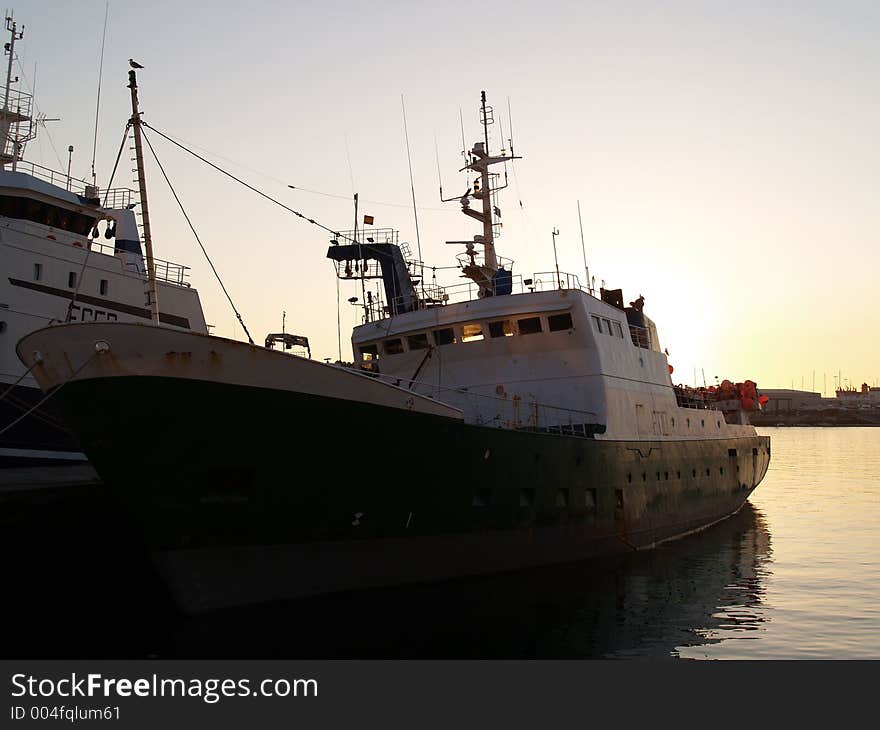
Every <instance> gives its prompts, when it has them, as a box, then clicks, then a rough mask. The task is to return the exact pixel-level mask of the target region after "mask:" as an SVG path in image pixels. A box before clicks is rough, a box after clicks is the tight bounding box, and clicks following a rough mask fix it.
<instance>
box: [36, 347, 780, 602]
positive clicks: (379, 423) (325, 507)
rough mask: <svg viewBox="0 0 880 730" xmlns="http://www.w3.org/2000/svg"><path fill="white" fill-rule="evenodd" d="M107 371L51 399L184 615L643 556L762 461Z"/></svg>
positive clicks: (743, 488)
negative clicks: (132, 521)
mask: <svg viewBox="0 0 880 730" xmlns="http://www.w3.org/2000/svg"><path fill="white" fill-rule="evenodd" d="M83 331H84V330H83ZM44 332H48V330H45V331H44ZM77 334H79V333H77ZM98 334H101V333H100V332H99V333H98ZM32 337H33V338H38V337H39V333H37V335H34V336H32ZM108 339H109V338H108ZM207 339H208V340H217V338H207ZM194 342H195V343H196V344H199V342H198V341H194ZM218 342H220V343H222V342H226V341H219V340H218ZM40 349H41V350H42V351H43V353H44V356H46V353H47V352H48V351H49V350H50V349H51V345H47V344H46V343H45V342H43V343H42V344H40ZM259 350H260V348H256V350H255V351H254V353H253V356H254V357H260V358H262V357H264V355H262V354H261V353H260V352H259ZM19 351H20V352H21V351H22V348H21V347H20V350H19ZM212 352H216V353H220V352H221V351H220V346H219V345H215V349H214V350H212ZM262 352H264V353H265V351H262ZM231 353H232V350H230V355H229V357H228V358H226V359H227V360H230V361H231ZM49 354H51V353H49ZM183 354H184V353H182V352H180V351H179V350H174V351H170V352H166V353H164V358H163V359H164V360H165V361H166V362H167V360H168V358H169V357H171V356H173V357H172V359H173V360H179V359H180V356H181V355H183ZM221 354H222V353H221ZM272 354H273V355H276V356H278V357H283V358H287V359H288V361H289V363H290V365H289V366H288V367H289V368H290V370H291V378H293V379H295V377H296V376H297V368H299V367H301V366H302V365H301V364H297V363H296V362H295V361H296V360H297V359H295V358H290V356H282V355H280V353H272ZM141 357H142V359H145V358H144V357H143V356H141ZM190 358H191V359H198V353H197V352H194V353H193V354H192V355H191V356H190ZM222 360H223V358H219V359H218V364H217V368H218V369H220V368H222V365H221V364H220V363H221V362H222ZM72 362H73V363H75V362H76V359H74V360H72ZM257 366H259V365H258V364H257ZM194 367H195V366H194ZM230 367H231V365H230ZM310 367H315V364H310ZM111 369H112V370H113V373H112V374H108V369H107V368H106V367H105V368H104V369H103V371H101V370H100V369H97V370H96V371H95V372H94V373H93V374H92V375H89V376H88V377H81V376H78V377H75V378H73V379H71V380H69V381H65V382H64V383H63V386H62V387H58V385H57V382H58V381H57V378H58V375H57V374H55V375H52V376H51V377H52V378H56V385H55V386H54V387H55V388H57V390H56V391H55V394H54V395H53V401H55V402H56V404H57V406H58V407H59V408H60V409H61V410H62V412H63V414H64V416H65V419H66V421H67V422H68V423H69V424H70V426H71V427H72V428H73V430H74V432H75V433H76V434H77V436H78V438H79V439H80V441H81V443H82V445H83V448H84V450H85V452H86V454H87V455H88V457H89V459H90V460H91V462H92V463H93V465H94V466H95V468H96V469H97V471H98V473H99V474H100V475H101V477H102V478H103V479H104V480H105V482H106V483H107V484H108V485H109V486H110V487H111V488H112V489H113V490H114V493H115V494H116V495H117V498H118V499H119V500H120V501H121V502H122V503H123V504H124V505H125V506H126V507H127V508H128V509H129V510H130V512H131V513H132V514H133V515H134V516H135V518H136V520H137V522H138V524H139V525H140V526H141V529H142V532H143V537H144V539H145V540H146V541H147V542H148V543H149V545H150V546H151V548H152V549H153V551H154V554H155V556H156V558H157V561H158V564H159V566H160V567H161V569H162V571H163V573H164V574H165V576H166V578H167V579H168V581H169V583H170V585H171V587H172V589H173V591H174V593H175V595H176V596H177V598H178V600H179V601H180V603H181V605H183V606H184V607H185V608H186V609H188V610H191V611H199V610H208V609H213V608H218V607H221V606H225V605H232V604H240V603H247V602H253V601H265V600H272V599H278V598H283V597H293V596H301V595H309V594H315V593H322V592H328V591H338V590H346V589H352V588H362V587H368V586H379V585H394V584H401V583H406V582H412V581H429V580H438V579H446V578H453V577H460V576H467V575H475V574H480V573H489V572H497V571H507V570H516V569H520V568H526V567H534V566H539V565H546V564H552V563H560V562H566V561H575V560H582V559H585V558H590V557H594V556H598V555H607V554H614V553H620V552H626V551H631V550H635V549H641V548H647V547H651V546H653V545H656V544H658V543H660V542H662V541H665V540H670V539H674V538H678V537H682V536H684V535H687V534H689V533H691V532H694V531H698V530H701V529H703V528H706V527H708V526H710V525H712V524H713V523H715V522H717V521H719V520H721V519H724V518H725V517H727V516H729V515H731V514H733V513H734V512H736V511H737V510H738V509H739V508H740V507H741V506H742V504H743V503H744V501H745V500H746V498H747V497H748V495H749V494H750V493H751V491H752V490H753V489H754V488H755V487H756V486H757V484H758V483H759V482H760V481H761V479H762V478H763V476H764V474H765V472H766V469H767V466H768V463H769V458H770V454H769V440H768V439H767V438H765V437H759V436H742V437H737V438H727V439H723V438H719V439H705V440H688V441H685V440H679V441H673V440H663V441H659V440H658V441H608V440H597V439H592V438H582V437H574V436H564V435H559V434H549V433H535V432H527V431H516V430H511V429H500V428H490V427H484V426H477V425H469V424H466V423H464V422H463V421H462V420H461V419H460V418H455V417H454V416H452V415H450V414H444V413H442V412H435V413H432V412H418V411H414V410H410V409H406V408H400V407H393V406H390V405H387V404H384V403H377V402H374V403H364V402H357V401H355V400H351V399H347V398H340V397H331V396H329V395H322V394H319V393H305V392H300V391H298V390H296V389H291V388H290V386H289V384H288V385H286V386H285V387H280V386H279V387H265V384H260V385H256V384H248V383H246V382H219V381H218V379H217V378H214V379H212V380H207V379H201V378H199V377H193V373H192V372H191V373H190V375H189V376H188V377H181V376H180V374H179V370H177V371H175V372H177V375H174V376H172V372H171V371H170V370H168V369H167V368H164V369H163V368H160V367H157V368H154V369H153V370H152V371H151V370H150V368H148V367H145V366H138V367H136V368H133V367H128V366H126V367H118V366H114V367H113V368H111ZM135 370H136V371H137V372H135ZM36 372H37V377H38V379H40V378H41V374H40V372H39V371H36ZM102 372H103V374H101V373H102ZM199 372H201V371H199ZM161 373H164V374H161ZM340 377H342V376H341V375H340ZM236 380H239V381H240V380H243V379H242V378H236ZM44 381H45V378H44ZM45 382H48V381H45ZM41 384H42V382H41ZM49 387H50V388H51V387H53V386H49ZM398 390H399V389H394V392H395V393H396V392H397V391H398ZM137 464H140V465H142V466H141V468H138V467H137V466H136V465H137Z"/></svg>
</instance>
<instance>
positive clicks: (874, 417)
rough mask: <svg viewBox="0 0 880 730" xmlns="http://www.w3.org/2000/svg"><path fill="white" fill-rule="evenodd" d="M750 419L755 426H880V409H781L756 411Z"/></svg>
mask: <svg viewBox="0 0 880 730" xmlns="http://www.w3.org/2000/svg"><path fill="white" fill-rule="evenodd" d="M750 421H751V423H752V425H753V426H819V427H823V426H824V427H849V426H880V411H870V412H864V411H862V412H858V411H856V412H840V411H780V412H778V413H760V414H758V413H755V414H752V415H751V418H750Z"/></svg>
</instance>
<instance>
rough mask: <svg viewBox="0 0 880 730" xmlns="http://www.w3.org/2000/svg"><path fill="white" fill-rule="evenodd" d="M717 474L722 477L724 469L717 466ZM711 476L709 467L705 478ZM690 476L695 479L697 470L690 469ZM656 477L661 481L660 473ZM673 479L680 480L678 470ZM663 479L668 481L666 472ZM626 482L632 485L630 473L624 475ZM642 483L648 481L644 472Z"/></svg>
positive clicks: (646, 473)
mask: <svg viewBox="0 0 880 730" xmlns="http://www.w3.org/2000/svg"><path fill="white" fill-rule="evenodd" d="M737 470H739V467H738V466H737ZM718 473H719V474H720V475H721V476H724V467H723V466H719V467H718ZM711 474H712V470H711V469H710V468H709V467H706V476H707V477H708V476H711ZM691 476H692V477H694V478H696V476H697V470H696V469H692V470H691ZM656 477H657V481H658V482H659V481H661V480H660V472H659V471H658V472H656ZM675 478H676V479H681V471H678V470H677V471H676V472H675ZM663 479H664V480H665V481H669V472H668V471H664V472H663ZM626 481H627V483H628V484H632V472H629V473H627V475H626ZM642 481H643V482H646V481H648V472H646V471H643V472H642Z"/></svg>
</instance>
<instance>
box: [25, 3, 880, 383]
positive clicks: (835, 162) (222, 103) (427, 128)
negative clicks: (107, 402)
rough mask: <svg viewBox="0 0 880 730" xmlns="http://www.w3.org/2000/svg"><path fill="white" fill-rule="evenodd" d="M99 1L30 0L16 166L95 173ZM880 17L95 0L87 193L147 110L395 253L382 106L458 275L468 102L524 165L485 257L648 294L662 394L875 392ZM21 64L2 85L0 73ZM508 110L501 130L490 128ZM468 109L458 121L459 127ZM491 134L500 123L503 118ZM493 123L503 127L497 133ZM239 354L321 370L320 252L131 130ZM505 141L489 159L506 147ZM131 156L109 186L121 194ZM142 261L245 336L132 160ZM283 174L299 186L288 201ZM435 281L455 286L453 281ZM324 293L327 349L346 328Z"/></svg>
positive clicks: (398, 178)
mask: <svg viewBox="0 0 880 730" xmlns="http://www.w3.org/2000/svg"><path fill="white" fill-rule="evenodd" d="M107 7H108V6H107V3H106V2H105V1H104V0H100V1H92V0H80V2H77V3H70V2H56V1H55V0H51V1H43V0H36V1H35V2H31V3H28V4H25V5H23V6H21V7H18V8H16V9H15V12H16V18H17V20H18V21H19V22H20V23H24V24H25V26H26V28H25V38H24V41H23V43H21V44H20V45H19V47H18V48H19V51H20V61H21V70H22V71H23V76H24V78H25V79H26V81H27V84H28V85H29V86H32V85H33V83H34V80H35V81H36V105H37V108H38V110H39V111H40V112H41V113H43V114H45V115H46V117H47V118H60V121H47V122H46V124H45V129H41V130H40V136H39V137H38V139H37V140H36V141H34V142H31V143H30V145H29V147H28V149H27V153H26V158H27V159H30V160H32V161H34V162H37V163H40V164H44V165H46V166H49V167H53V168H57V169H65V168H66V164H67V159H66V150H67V146H68V145H69V144H72V145H74V147H75V151H74V157H73V169H72V171H73V173H74V174H75V175H78V176H81V177H88V176H89V175H90V168H91V157H92V146H93V135H94V129H95V112H96V93H97V86H98V78H99V73H98V71H99V64H100V57H101V37H102V30H103V25H104V16H105V9H106V8H107ZM878 37H880V4H878V3H876V2H845V1H842V2H834V3H831V2H822V3H814V2H785V1H784V0H781V1H778V2H771V3H768V2H751V1H750V0H744V1H741V2H737V3H730V2H713V1H712V0H704V1H702V2H674V1H673V2H662V3H661V2H627V1H626V0H617V1H614V2H590V1H589V0H580V1H579V2H558V1H555V0H548V1H547V2H543V3H536V2H516V0H507V1H506V2H495V0H487V2H483V3H479V4H475V5H462V4H436V3H432V4H428V3H419V2H412V1H410V2H387V1H385V0H376V1H375V2H371V3H359V2H354V1H352V0H346V1H340V0H321V1H320V2H313V1H311V0H300V1H299V2H296V3H289V2H261V1H258V0H254V1H253V2H250V3H247V4H245V5H243V4H241V3H224V2H210V3H208V2H183V3H181V2H165V1H164V0H157V1H155V2H151V3H149V4H145V3H143V2H124V1H122V0H111V2H110V3H109V14H108V27H107V39H106V45H105V51H104V71H103V81H102V91H101V102H100V112H99V114H98V125H97V128H98V143H97V149H96V171H97V176H98V183H99V185H101V186H102V187H104V186H106V185H107V181H108V179H109V176H110V172H111V170H112V167H113V161H114V159H115V155H116V151H117V149H118V147H119V143H120V140H121V136H122V133H123V129H124V126H125V122H126V120H127V118H128V117H129V116H130V113H131V110H130V98H129V92H128V90H127V88H126V83H127V72H128V59H129V58H135V59H136V60H138V61H139V62H140V63H142V64H143V65H144V66H145V67H146V68H145V69H144V70H143V71H140V72H139V77H138V78H139V85H140V101H141V110H142V111H143V118H144V120H145V121H147V122H148V123H150V124H152V125H153V126H154V127H156V128H157V129H159V130H162V131H163V132H165V133H167V134H169V135H171V136H174V137H175V138H178V139H180V140H183V141H185V142H186V143H187V144H189V145H191V146H193V147H194V148H195V149H196V150H197V151H199V152H200V153H201V154H204V155H205V156H206V157H208V158H209V159H211V160H212V161H213V162H215V163H217V164H219V165H221V166H223V167H225V168H227V169H229V170H230V171H231V172H233V173H234V174H236V175H239V176H241V177H243V178H244V179H246V180H247V181H248V182H250V183H251V184H253V185H254V186H256V187H258V188H260V189H262V190H265V192H266V193H267V194H269V195H272V196H274V197H277V198H278V199H280V200H282V201H283V202H284V203H285V204H287V205H289V206H290V207H293V208H295V209H296V210H299V211H302V212H303V213H304V214H306V215H307V216H308V217H311V218H314V219H315V220H318V221H320V222H321V223H323V224H325V225H326V226H328V227H329V228H332V229H337V230H339V229H346V228H350V227H351V225H352V222H353V216H354V214H353V208H352V202H351V196H352V194H353V193H354V192H357V193H358V194H359V197H360V199H361V204H360V212H361V213H362V214H363V213H367V214H371V215H373V216H374V218H375V223H376V226H377V227H378V226H381V227H392V228H395V229H399V230H400V235H401V239H402V240H406V241H409V242H410V244H411V247H412V249H413V250H414V251H415V250H416V234H415V225H414V218H413V211H412V202H411V195H412V192H411V188H410V178H409V170H408V166H407V148H406V142H405V136H404V125H403V115H402V105H401V97H402V96H403V98H404V100H405V104H406V118H407V127H408V132H409V141H410V152H411V157H412V167H413V175H414V189H415V195H416V200H417V205H418V207H419V213H418V220H419V238H420V240H421V249H422V253H423V258H424V259H425V260H426V261H427V262H428V263H429V264H432V265H436V266H438V267H439V266H450V265H453V264H454V263H455V262H454V255H455V254H456V253H458V252H459V249H457V248H454V247H452V246H447V245H445V241H447V240H463V239H469V238H471V237H472V236H473V235H474V234H476V233H478V232H479V231H478V224H477V223H476V222H475V221H473V220H471V219H469V218H466V217H464V216H462V215H461V214H460V213H459V212H458V206H457V205H456V204H455V203H450V204H446V205H444V204H441V203H440V201H439V194H438V158H439V166H440V176H441V177H442V180H443V183H444V192H446V193H447V195H449V194H450V193H459V192H463V190H464V188H465V186H466V184H467V183H465V181H464V179H463V177H462V176H461V175H460V174H458V173H457V170H458V168H459V167H460V164H459V163H460V162H461V157H460V152H461V149H462V144H461V124H460V119H461V120H463V122H464V127H465V136H466V139H467V143H468V146H470V145H471V144H472V143H473V142H474V141H477V140H478V139H479V138H480V133H481V130H480V127H479V124H478V121H479V118H478V113H477V110H478V105H479V95H480V91H481V90H486V92H487V95H488V99H489V104H491V105H493V106H494V109H495V117H496V120H497V123H496V125H494V126H493V127H492V130H491V135H490V144H491V145H492V147H493V148H494V149H496V150H497V149H498V147H499V145H500V143H501V142H502V141H503V140H504V139H505V138H507V137H509V136H510V130H511V126H512V131H513V140H514V147H515V151H516V153H517V155H522V157H523V159H522V160H521V161H519V162H517V163H516V164H515V166H514V168H513V174H511V177H510V186H509V187H508V188H507V189H506V190H505V191H503V192H502V193H501V199H500V207H501V208H502V220H503V222H504V229H503V235H502V237H501V238H500V239H499V240H498V241H497V249H498V252H499V254H501V255H503V256H507V257H509V258H512V259H514V261H515V264H514V272H515V273H518V274H520V275H522V276H524V277H528V276H531V275H532V273H533V272H536V271H549V270H551V269H552V268H553V247H552V238H551V231H552V229H553V228H554V227H556V228H558V229H559V231H560V235H559V237H558V239H557V244H558V251H559V263H560V268H561V269H563V270H564V271H569V272H572V273H575V274H578V275H579V276H580V278H581V281H583V280H584V279H585V275H584V271H583V268H584V266H583V255H582V248H581V239H580V233H579V226H578V212H577V204H578V201H580V206H581V212H582V219H583V233H584V242H585V246H586V255H587V262H588V265H589V267H590V273H591V274H592V275H593V276H595V277H596V283H597V285H599V284H600V283H601V282H603V281H604V282H605V284H606V285H607V286H608V287H609V288H622V289H623V291H624V298H625V301H627V302H628V301H630V300H632V299H635V298H636V297H637V296H639V295H640V294H641V295H644V297H645V301H646V305H645V312H646V313H647V314H648V315H649V316H650V317H651V318H652V319H653V320H654V321H655V322H656V323H657V326H658V329H659V333H660V338H661V344H662V346H663V347H666V348H668V350H669V353H670V358H669V359H670V363H671V364H672V365H673V366H674V368H675V373H674V375H673V379H674V380H675V381H676V382H693V381H694V374H695V373H696V378H697V381H698V382H700V383H702V382H703V377H704V375H703V374H705V380H706V382H707V383H709V384H711V383H712V382H714V380H715V377H716V376H717V377H719V378H721V379H724V378H729V379H731V380H743V379H745V378H750V379H752V380H755V381H756V382H757V383H758V384H759V386H763V387H767V388H773V387H795V388H800V387H802V386H803V387H805V388H806V389H813V387H814V386H813V383H815V389H816V390H822V389H823V384H824V387H825V390H826V392H827V393H829V394H830V393H831V391H833V389H834V386H835V384H836V382H837V381H836V378H837V377H838V373H840V374H841V378H842V381H843V382H844V383H845V384H849V385H859V384H861V383H862V382H868V383H870V384H871V385H875V384H878V383H880V338H878V334H880V327H878V325H880V315H878V311H877V307H876V306H875V301H874V298H875V291H876V282H877V274H878V272H880V246H878V236H880V233H878V231H880V205H878V201H877V188H878V186H877V180H878V175H880V172H878V171H880V141H878V140H880V136H878V134H877V130H878V129H880V84H878V80H880V79H878V76H880V44H878V43H877V38H878ZM17 73H18V71H17ZM508 108H509V110H510V113H508ZM460 115H461V116H460ZM511 120H512V125H511ZM502 129H503V130H504V132H503V134H502V133H501V130H502ZM152 141H153V144H154V146H155V147H156V151H157V154H158V155H159V158H160V160H161V161H162V163H163V165H164V166H165V168H166V170H167V171H168V173H169V176H170V177H171V179H172V182H173V183H174V185H175V187H176V189H177V192H178V194H179V195H180V197H181V199H182V201H183V203H184V205H185V206H186V209H187V212H188V213H189V215H190V217H191V219H192V220H193V223H194V225H195V226H196V228H197V230H198V232H199V235H200V237H201V239H202V241H203V242H204V244H205V246H206V248H207V250H208V252H209V254H210V255H211V257H212V258H213V260H214V263H215V265H216V266H217V269H218V271H219V272H220V274H221V276H222V277H223V281H224V283H225V284H226V287H227V288H228V290H229V291H230V293H231V295H232V297H233V299H234V300H235V302H236V305H237V306H238V308H239V310H240V311H241V313H242V315H243V317H244V320H245V322H246V323H247V326H248V328H249V330H250V331H251V333H252V335H253V336H254V339H255V340H256V341H258V342H259V341H262V339H263V337H264V336H265V334H266V333H268V332H275V331H279V330H280V327H281V318H282V312H283V311H286V313H287V319H286V328H287V331H289V332H290V331H293V332H296V333H298V334H303V335H306V336H308V337H309V339H310V341H311V344H312V351H313V355H314V356H315V357H320V358H324V357H331V358H333V359H336V357H337V348H338V338H337V289H336V279H335V274H334V270H333V267H332V265H331V263H330V262H329V261H328V260H327V259H326V258H325V253H326V248H327V245H328V240H329V237H328V235H327V234H326V233H325V232H324V231H322V230H321V229H319V228H316V227H314V226H311V225H309V224H307V223H305V222H303V221H302V220H300V219H298V218H296V217H294V216H292V215H291V214H290V213H288V212H286V211H284V210H282V209H280V208H278V207H277V206H274V205H272V204H271V203H269V202H267V201H265V200H263V199H261V198H259V197H258V196H256V195H254V194H253V193H251V192H249V191H247V190H246V189H244V188H242V187H240V186H238V185H236V184H235V183H233V182H231V181H230V180H228V179H227V178H224V177H222V176H220V175H218V174H217V173H216V172H213V171H211V170H210V169H208V168H206V167H205V166H203V165H201V163H198V162H197V161H195V160H193V159H192V158H189V157H187V156H186V154H185V153H182V152H181V151H180V150H178V149H176V148H174V147H173V146H171V145H170V144H168V143H167V142H165V141H163V140H162V139H161V138H159V137H158V136H157V135H155V134H153V135H152ZM505 146H506V145H505ZM132 166H133V165H129V164H127V161H126V162H125V163H123V164H121V165H120V169H121V171H122V174H121V176H118V177H117V178H116V180H115V181H114V186H119V185H122V186H131V187H135V185H134V184H133V183H132V180H131V173H130V169H131V167H132ZM147 169H148V194H149V200H150V212H151V223H152V228H153V238H154V247H155V251H156V256H157V257H159V258H162V259H167V260H171V261H177V262H180V263H184V264H186V265H188V266H190V267H191V268H192V272H191V281H192V283H193V285H194V286H196V287H197V288H198V290H199V292H200V295H201V299H202V304H203V307H204V310H205V313H206V319H207V321H208V322H209V323H211V324H212V325H214V329H213V331H214V332H215V333H216V334H220V335H223V336H231V337H236V338H238V339H242V338H243V337H244V335H243V332H242V330H241V328H240V327H239V326H238V325H237V324H236V320H235V316H234V314H233V313H232V311H231V309H230V307H229V304H228V303H227V302H226V300H225V298H224V296H223V294H222V291H221V289H220V286H219V285H218V283H217V281H216V279H214V277H213V274H212V272H211V270H210V267H209V266H208V264H207V263H206V261H205V259H204V257H203V255H202V253H201V251H200V250H199V248H198V245H197V244H196V242H195V240H194V239H193V236H192V234H191V233H190V231H189V229H188V227H187V225H186V222H185V221H184V219H183V217H182V216H181V215H180V213H179V211H178V210H177V208H176V203H175V202H174V200H173V198H172V197H171V194H170V192H169V190H168V188H167V186H166V185H165V182H164V180H163V179H162V177H161V175H160V173H159V172H158V170H157V168H156V166H155V164H153V163H152V160H148V164H147ZM288 185H294V186H296V187H298V188H305V189H307V190H308V191H317V192H307V191H306V190H294V189H290V188H289V187H288ZM441 274H443V275H444V276H441V275H440V274H438V283H441V284H442V283H444V281H445V282H446V283H449V284H455V283H458V281H459V280H458V279H456V276H455V272H454V271H446V272H441ZM350 296H360V291H359V287H355V286H354V285H353V284H351V283H348V282H342V286H341V301H342V309H341V321H342V341H343V356H344V358H345V359H350V358H351V350H350V345H349V344H348V342H349V336H350V331H351V327H352V326H353V325H354V324H356V323H357V321H358V320H357V318H358V315H359V311H358V310H356V309H355V308H353V307H351V306H350V305H349V304H348V303H347V302H346V299H347V298H348V297H350Z"/></svg>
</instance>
